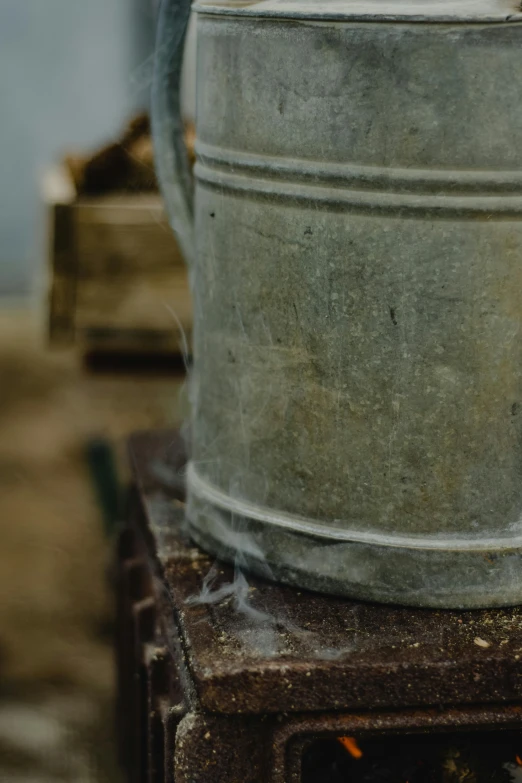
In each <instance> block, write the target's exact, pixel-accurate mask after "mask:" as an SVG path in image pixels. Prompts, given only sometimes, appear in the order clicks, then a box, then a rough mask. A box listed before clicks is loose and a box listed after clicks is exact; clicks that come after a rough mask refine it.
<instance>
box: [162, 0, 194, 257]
mask: <svg viewBox="0 0 522 783" xmlns="http://www.w3.org/2000/svg"><path fill="white" fill-rule="evenodd" d="M190 9H191V0H162V2H161V6H160V10H159V16H158V27H157V39H156V52H155V56H154V78H153V84H152V102H151V118H152V133H153V138H154V154H155V160H156V171H157V175H158V181H159V183H160V188H161V191H162V193H163V198H164V199H165V203H166V207H167V212H168V215H169V221H170V225H171V227H172V229H173V231H174V232H175V234H176V236H177V239H178V242H179V246H180V249H181V252H182V254H183V256H184V258H185V261H186V262H187V264H189V265H190V264H191V263H192V261H193V259H194V255H195V248H194V191H193V184H192V174H191V170H190V165H189V160H188V155H187V150H186V147H185V141H184V135H183V120H182V118H181V101H180V95H181V67H182V64H183V52H184V45H185V37H186V33H187V27H188V22H189V18H190Z"/></svg>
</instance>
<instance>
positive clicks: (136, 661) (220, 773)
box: [117, 432, 522, 783]
mask: <svg viewBox="0 0 522 783" xmlns="http://www.w3.org/2000/svg"><path fill="white" fill-rule="evenodd" d="M131 454H132V460H133V468H134V485H133V490H132V497H131V503H130V508H129V514H128V519H127V523H126V526H125V528H124V529H123V530H122V531H121V534H120V538H119V547H118V602H119V606H118V625H119V630H118V652H117V656H118V660H117V665H118V677H119V688H118V720H119V733H120V752H121V758H122V762H123V764H124V767H125V769H126V771H127V775H128V779H129V781H130V783H142V782H145V781H149V782H150V783H159V782H160V781H161V782H162V783H163V781H169V782H172V781H175V783H221V781H226V783H254V782H255V783H319V782H320V783H340V782H341V781H388V780H389V781H394V782H396V783H401V781H402V782H403V783H406V781H408V783H415V782H416V781H421V780H422V781H431V780H433V781H435V780H437V781H438V780H443V781H453V780H455V781H464V780H465V781H469V782H471V781H475V780H477V781H478V780H491V781H497V780H498V781H501V780H506V781H508V780H517V779H522V736H520V734H522V732H520V728H521V723H520V720H521V716H522V706H521V705H522V665H521V660H522V659H521V656H522V612H521V611H520V610H518V609H514V610H513V609H509V610H505V611H498V610H495V611H484V612H462V613H458V612H449V611H426V610H412V609H401V608H394V607H386V606H375V605H370V604H359V603H355V602H351V601H347V600H344V599H336V598H331V597H325V596H321V595H315V594H309V593H305V592H302V593H301V592H297V591H295V590H292V589H289V588H285V587H281V586H278V585H276V584H273V583H270V582H263V581H262V580H259V579H254V578H251V577H248V582H247V581H246V579H245V578H244V577H243V576H242V575H241V573H238V572H237V571H236V572H235V571H234V569H233V568H231V567H229V566H224V565H221V564H218V565H216V564H214V563H213V561H212V560H211V559H210V558H209V557H207V556H206V555H205V554H204V553H202V552H201V551H200V550H199V549H196V548H194V547H193V546H192V545H191V544H190V542H188V541H187V540H186V539H185V538H184V534H183V513H184V512H183V489H182V479H181V477H182V473H183V464H184V455H183V448H182V443H181V439H180V438H179V436H178V434H177V433H174V432H170V433H169V432H167V433H165V432H164V433H159V434H158V433H156V434H154V433H152V434H151V433H148V434H147V433H146V434H140V435H136V436H134V437H133V439H132V441H131Z"/></svg>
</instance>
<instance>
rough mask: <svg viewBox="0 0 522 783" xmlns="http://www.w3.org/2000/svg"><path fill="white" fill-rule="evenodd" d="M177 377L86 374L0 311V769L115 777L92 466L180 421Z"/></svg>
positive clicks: (15, 776)
mask: <svg viewBox="0 0 522 783" xmlns="http://www.w3.org/2000/svg"><path fill="white" fill-rule="evenodd" d="M183 383H184V379H183V377H182V376H179V375H178V376H176V375H166V374H164V375H163V376H162V377H159V376H157V377H153V376H151V375H150V374H149V375H147V376H144V375H136V374H134V375H129V374H118V375H115V374H111V373H110V372H105V373H103V374H100V373H96V374H93V373H92V372H88V371H86V370H85V368H84V367H83V366H82V362H81V361H80V359H79V356H78V355H77V354H76V353H75V352H74V351H58V352H57V351H53V350H51V349H50V348H49V347H48V346H47V345H46V342H45V329H44V325H43V320H42V319H41V318H40V317H39V316H38V314H36V313H31V312H29V311H27V310H20V309H14V308H10V309H9V308H3V309H0V542H1V546H0V596H1V599H0V677H1V696H2V698H1V699H0V779H1V780H6V781H7V780H9V781H13V783H14V782H15V781H18V780H20V781H25V782H26V783H31V782H32V781H35V783H36V781H38V783H50V782H51V781H82V783H90V781H93V783H94V781H96V783H99V781H105V780H107V781H109V780H111V781H114V780H115V779H116V777H115V775H116V772H115V767H114V754H113V742H112V728H113V727H112V695H113V679H114V678H113V663H112V647H111V623H112V612H113V606H112V597H111V593H110V590H109V587H108V579H107V572H108V567H109V564H110V559H111V542H110V540H109V539H108V538H107V536H106V534H105V533H104V528H103V520H102V515H101V511H100V509H99V508H98V506H97V504H96V500H95V494H94V491H93V487H92V484H91V481H90V478H89V473H88V470H87V464H86V458H85V448H86V444H87V443H88V441H89V439H90V438H92V437H96V436H102V437H105V438H108V439H109V440H110V442H111V443H112V444H113V445H114V448H115V449H116V453H117V456H118V461H119V462H118V464H119V467H120V473H121V475H122V478H124V477H125V471H126V463H125V457H124V453H125V439H126V436H127V435H128V434H129V433H130V432H131V431H133V430H136V429H144V428H155V427H162V426H167V425H170V426H172V425H173V424H175V423H177V422H179V420H180V417H181V416H183V414H184V408H183V403H182V402H181V401H182V399H183Z"/></svg>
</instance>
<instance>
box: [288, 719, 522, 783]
mask: <svg viewBox="0 0 522 783" xmlns="http://www.w3.org/2000/svg"><path fill="white" fill-rule="evenodd" d="M301 783H522V732H516V731H489V732H484V731H475V732H469V733H461V732H453V733H444V734H442V733H434V734H431V735H426V734H396V735H389V734H388V735H385V736H375V735H374V736H372V737H368V736H366V737H343V736H341V737H334V738H322V739H317V740H315V741H311V742H310V743H309V744H308V745H307V746H306V748H305V750H304V753H303V757H302V773H301Z"/></svg>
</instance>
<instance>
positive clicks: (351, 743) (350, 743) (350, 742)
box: [337, 737, 363, 759]
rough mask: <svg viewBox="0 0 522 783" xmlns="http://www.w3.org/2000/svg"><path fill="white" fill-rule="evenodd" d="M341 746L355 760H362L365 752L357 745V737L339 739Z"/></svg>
mask: <svg viewBox="0 0 522 783" xmlns="http://www.w3.org/2000/svg"><path fill="white" fill-rule="evenodd" d="M337 739H338V740H339V742H340V743H341V745H342V746H343V748H344V749H345V750H347V751H348V753H349V754H350V756H352V758H354V759H361V758H362V756H363V752H362V750H361V749H360V747H359V745H358V744H357V740H356V739H355V737H337Z"/></svg>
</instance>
